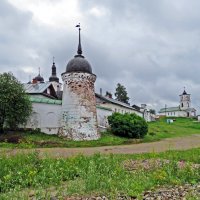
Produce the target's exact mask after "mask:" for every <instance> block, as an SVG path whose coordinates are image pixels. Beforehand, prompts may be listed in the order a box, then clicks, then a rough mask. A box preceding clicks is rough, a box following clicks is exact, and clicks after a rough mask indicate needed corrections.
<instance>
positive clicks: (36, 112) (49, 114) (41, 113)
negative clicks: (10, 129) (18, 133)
mask: <svg viewBox="0 0 200 200" xmlns="http://www.w3.org/2000/svg"><path fill="white" fill-rule="evenodd" d="M32 106H33V113H32V115H31V116H30V118H29V120H28V123H27V125H26V127H27V128H32V129H36V128H40V129H41V131H42V132H44V133H47V134H58V132H59V131H60V128H61V105H55V104H45V103H33V104H32Z"/></svg>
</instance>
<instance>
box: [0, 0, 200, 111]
mask: <svg viewBox="0 0 200 200" xmlns="http://www.w3.org/2000/svg"><path fill="white" fill-rule="evenodd" d="M199 10H200V1H199V0H1V2H0V73H2V72H8V71H11V72H12V73H13V74H14V75H15V76H16V77H17V78H18V79H19V80H20V81H22V82H28V81H29V79H30V78H31V79H32V78H33V77H35V76H37V74H38V68H39V67H40V70H41V75H42V76H43V77H44V78H45V80H48V78H49V76H50V74H51V66H52V57H53V56H54V57H55V62H56V66H57V73H58V76H59V78H60V81H61V82H62V80H61V77H60V74H61V73H62V72H64V71H65V69H66V65H67V63H68V61H69V60H70V59H71V58H73V56H74V55H75V54H76V51H77V43H78V30H77V29H76V28H75V25H76V24H77V23H79V22H80V23H81V26H82V32H81V34H82V47H83V55H84V56H85V57H86V59H87V60H88V61H89V62H90V64H91V65H92V68H93V73H95V74H96V75H97V81H96V84H95V86H96V92H99V89H100V88H102V89H103V92H104V93H105V92H106V91H109V92H111V93H113V94H114V92H115V88H116V85H117V83H121V84H123V85H124V86H125V87H126V89H127V92H128V96H129V97H130V99H131V100H130V102H131V104H138V105H140V104H141V103H146V104H148V105H149V106H150V107H152V108H154V109H156V110H157V111H158V110H159V109H160V108H161V107H164V106H165V104H167V106H168V107H170V106H178V105H179V94H181V93H182V92H183V88H184V87H186V91H187V92H188V93H190V94H191V98H192V105H193V106H194V107H195V108H196V109H197V110H199V111H200V78H199V76H200V12H199Z"/></svg>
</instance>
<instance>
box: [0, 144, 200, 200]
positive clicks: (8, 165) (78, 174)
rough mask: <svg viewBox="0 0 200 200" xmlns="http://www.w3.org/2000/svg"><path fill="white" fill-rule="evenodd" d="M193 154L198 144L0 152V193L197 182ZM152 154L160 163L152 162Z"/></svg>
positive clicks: (81, 192)
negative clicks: (46, 153) (65, 152)
mask: <svg viewBox="0 0 200 200" xmlns="http://www.w3.org/2000/svg"><path fill="white" fill-rule="evenodd" d="M199 155H200V148H197V149H191V150H187V151H168V152H165V153H150V154H140V155H107V156H106V155H100V154H96V155H93V156H91V157H86V156H82V155H80V156H77V157H71V158H67V159H53V158H48V157H46V158H43V159H39V157H38V154H37V153H33V154H29V155H16V156H15V157H8V156H6V155H0V169H1V170H0V199H2V200H3V199H5V200H6V199H9V200H10V199H20V200H23V199H28V197H30V196H34V197H35V198H36V199H50V197H51V196H56V197H57V198H58V199H63V197H66V196H71V195H73V196H90V195H105V196H107V197H109V199H116V198H117V196H119V195H121V194H123V195H128V196H132V197H133V196H134V197H136V196H137V197H140V195H141V194H142V193H143V192H144V191H147V190H152V189H155V188H157V187H161V186H166V185H184V184H196V183H199V182H200V170H199V168H195V167H194V163H195V164H200V156H199ZM158 158H159V163H160V164H159V165H156V162H157V161H158ZM144 160H145V161H148V162H147V163H148V166H149V168H146V167H145V166H143V165H138V167H136V168H134V169H133V168H131V165H130V164H131V163H132V162H133V161H135V162H139V163H141V164H142V163H144ZM150 161H151V162H150ZM179 161H181V162H179ZM150 163H151V164H150ZM180 163H181V165H180ZM182 164H184V165H182Z"/></svg>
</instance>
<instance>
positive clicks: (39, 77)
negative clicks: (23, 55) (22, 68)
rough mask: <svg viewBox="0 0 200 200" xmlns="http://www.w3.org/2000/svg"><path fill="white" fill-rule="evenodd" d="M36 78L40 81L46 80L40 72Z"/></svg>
mask: <svg viewBox="0 0 200 200" xmlns="http://www.w3.org/2000/svg"><path fill="white" fill-rule="evenodd" d="M35 80H37V81H38V82H42V83H43V82H44V78H43V77H42V76H40V74H38V75H37V76H36V77H35Z"/></svg>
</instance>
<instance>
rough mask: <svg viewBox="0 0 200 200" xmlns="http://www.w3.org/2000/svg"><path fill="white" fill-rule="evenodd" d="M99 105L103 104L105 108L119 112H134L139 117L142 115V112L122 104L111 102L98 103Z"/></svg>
mask: <svg viewBox="0 0 200 200" xmlns="http://www.w3.org/2000/svg"><path fill="white" fill-rule="evenodd" d="M99 105H100V106H103V107H106V108H109V109H111V110H112V111H113V112H119V113H122V114H124V113H135V114H136V115H138V116H140V117H143V113H141V112H138V111H136V110H134V109H131V108H126V107H124V106H121V105H117V104H113V103H108V102H106V103H100V104H99Z"/></svg>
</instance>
